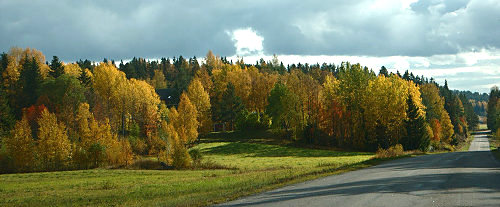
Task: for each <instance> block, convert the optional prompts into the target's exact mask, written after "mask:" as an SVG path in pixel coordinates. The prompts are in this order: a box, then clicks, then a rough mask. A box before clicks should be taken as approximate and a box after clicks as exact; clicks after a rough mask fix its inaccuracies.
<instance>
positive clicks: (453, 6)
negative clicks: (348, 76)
mask: <svg viewBox="0 0 500 207" xmlns="http://www.w3.org/2000/svg"><path fill="white" fill-rule="evenodd" d="M499 27H500V1H498V0H403V1H401V0H359V1H343V0H332V1H323V0H310V1H301V0H288V1H285V0H277V1H266V0H242V1H223V0H207V1H195V0H171V1H160V0H147V1H133V0H109V1H98V0H85V1H56V0H46V1H29V0H3V1H0V37H1V38H0V50H1V51H8V49H9V48H10V47H11V46H19V47H34V48H37V49H39V50H41V51H42V52H44V54H46V56H48V57H51V56H52V55H58V56H59V57H60V58H61V59H62V60H64V61H66V62H69V61H75V60H78V59H80V58H89V59H92V60H102V58H104V57H107V58H108V59H115V60H120V59H124V60H125V59H131V58H132V57H134V56H140V57H145V58H159V57H172V56H179V55H183V56H188V57H190V56H198V57H200V56H204V55H205V54H206V52H207V51H208V50H212V51H214V52H215V53H217V54H220V55H222V56H235V55H241V56H255V55H261V54H262V55H263V56H269V55H271V54H274V53H275V54H279V55H280V57H283V58H285V57H295V58H294V59H291V60H296V62H298V60H300V61H302V62H305V61H309V62H320V63H321V62H330V60H335V62H341V61H351V62H360V63H361V64H363V65H367V66H369V67H371V66H373V67H372V68H374V69H375V70H377V68H379V66H380V65H385V66H386V67H389V68H393V69H400V70H402V68H409V69H416V70H427V71H432V70H434V69H438V70H441V69H443V70H445V69H452V68H458V70H460V68H468V69H472V68H471V67H477V68H489V67H498V66H500V60H499V58H498V54H499V53H498V52H497V51H498V50H499V49H500V30H499V29H498V28H499ZM250 58H251V57H248V58H246V59H250ZM304 58H309V59H308V60H306V59H304ZM320 58H325V59H323V60H321V59H320ZM343 58H345V59H343ZM340 59H342V60H340ZM489 69H491V68H489ZM485 70H486V69H485ZM430 73H431V72H429V73H428V74H430ZM462 75H463V74H462Z"/></svg>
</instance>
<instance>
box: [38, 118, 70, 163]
mask: <svg viewBox="0 0 500 207" xmlns="http://www.w3.org/2000/svg"><path fill="white" fill-rule="evenodd" d="M38 125H39V126H40V128H39V130H38V145H37V148H36V152H37V155H38V159H39V161H40V164H41V168H42V169H46V170H55V169H61V168H64V167H65V166H66V164H67V161H69V159H70V152H71V145H70V141H69V139H68V135H67V134H66V126H65V125H64V124H63V123H58V122H57V117H56V115H55V114H52V113H50V112H49V111H48V110H47V109H45V110H43V111H42V113H41V115H40V118H39V119H38Z"/></svg>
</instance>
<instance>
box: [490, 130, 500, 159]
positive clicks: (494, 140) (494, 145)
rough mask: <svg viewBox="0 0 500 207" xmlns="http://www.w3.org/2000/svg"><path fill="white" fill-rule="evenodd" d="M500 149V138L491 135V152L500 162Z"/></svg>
mask: <svg viewBox="0 0 500 207" xmlns="http://www.w3.org/2000/svg"><path fill="white" fill-rule="evenodd" d="M498 147H500V137H498V136H496V135H495V134H492V135H490V150H491V153H492V154H493V156H494V157H495V158H496V159H497V160H499V161H500V151H499V150H498Z"/></svg>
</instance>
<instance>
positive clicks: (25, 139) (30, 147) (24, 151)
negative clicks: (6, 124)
mask: <svg viewBox="0 0 500 207" xmlns="http://www.w3.org/2000/svg"><path fill="white" fill-rule="evenodd" d="M3 144H4V145H5V147H6V148H7V150H8V152H9V154H10V156H12V158H13V159H14V167H15V168H16V170H18V171H20V172H25V171H29V170H30V169H32V167H33V158H34V157H33V155H34V154H33V152H34V141H33V138H32V135H31V128H30V125H29V123H28V120H27V119H26V117H23V119H21V120H20V121H18V122H17V123H16V125H15V126H14V129H13V130H12V136H7V137H6V138H5V139H4V140H3Z"/></svg>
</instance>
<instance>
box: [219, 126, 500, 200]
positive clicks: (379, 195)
mask: <svg viewBox="0 0 500 207" xmlns="http://www.w3.org/2000/svg"><path fill="white" fill-rule="evenodd" d="M219 206H306V207H311V206H349V207H356V206H363V207H364V206H412V207H416V206H500V162H498V161H496V160H495V158H494V157H493V156H492V154H491V153H490V152H489V143H488V138H487V137H486V135H476V138H475V139H474V140H473V142H472V144H471V146H470V148H469V152H454V153H444V154H435V155H425V156H418V157H414V158H405V159H399V160H395V161H391V162H387V163H384V164H381V165H378V166H374V167H370V168H366V169H363V170H358V171H353V172H349V173H345V174H342V175H334V176H329V177H325V178H321V179H317V180H313V181H309V182H305V183H299V184H295V185H291V186H287V187H284V188H280V189H276V190H273V191H269V192H265V193H261V194H258V195H254V196H250V197H246V198H242V199H239V200H235V201H232V202H229V203H224V204H221V205H219Z"/></svg>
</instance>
